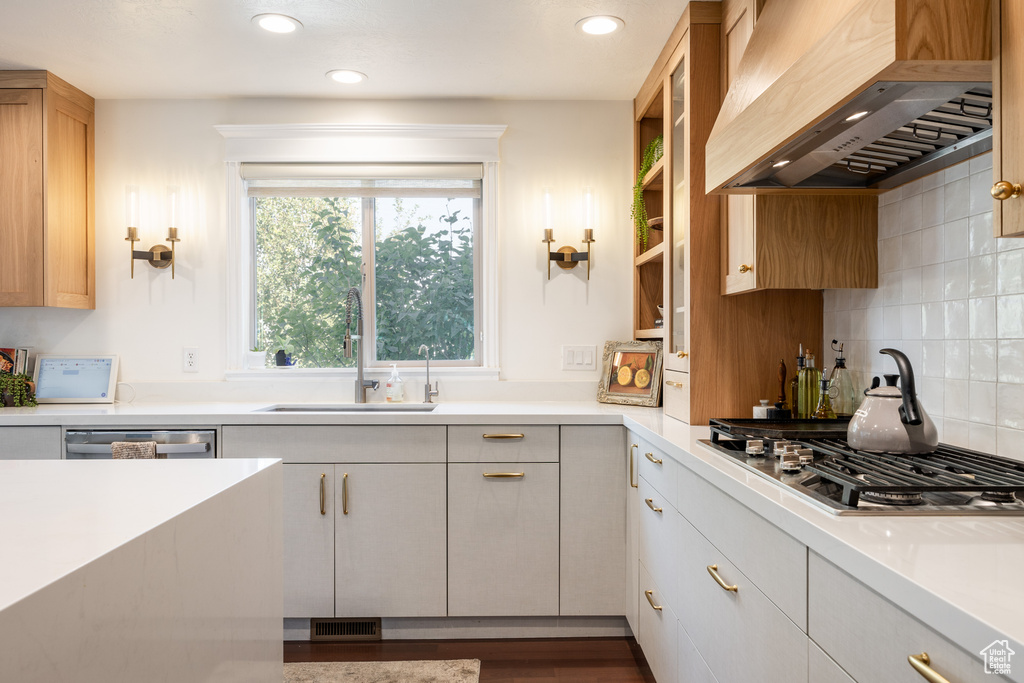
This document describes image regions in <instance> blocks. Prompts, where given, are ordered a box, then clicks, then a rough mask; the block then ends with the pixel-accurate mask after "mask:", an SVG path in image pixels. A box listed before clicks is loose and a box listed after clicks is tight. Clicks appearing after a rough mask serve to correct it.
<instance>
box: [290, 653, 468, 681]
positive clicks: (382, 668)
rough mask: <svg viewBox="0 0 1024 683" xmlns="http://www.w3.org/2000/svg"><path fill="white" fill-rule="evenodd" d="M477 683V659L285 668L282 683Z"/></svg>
mask: <svg viewBox="0 0 1024 683" xmlns="http://www.w3.org/2000/svg"><path fill="white" fill-rule="evenodd" d="M479 680H480V660H479V659H438V660H424V661H412V662H296V663H289V664H285V665H284V683H477V682H478V681H479Z"/></svg>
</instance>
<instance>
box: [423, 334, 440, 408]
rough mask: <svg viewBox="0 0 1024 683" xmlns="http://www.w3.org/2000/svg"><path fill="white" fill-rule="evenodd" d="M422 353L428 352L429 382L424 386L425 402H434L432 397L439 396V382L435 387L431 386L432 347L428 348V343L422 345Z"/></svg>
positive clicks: (435, 383)
mask: <svg viewBox="0 0 1024 683" xmlns="http://www.w3.org/2000/svg"><path fill="white" fill-rule="evenodd" d="M420 353H425V354H427V383H426V384H425V385H424V386H423V402H424V403H433V401H431V400H430V399H431V398H432V397H434V396H437V382H434V388H433V389H431V388H430V349H428V348H427V345H426V344H421V345H420Z"/></svg>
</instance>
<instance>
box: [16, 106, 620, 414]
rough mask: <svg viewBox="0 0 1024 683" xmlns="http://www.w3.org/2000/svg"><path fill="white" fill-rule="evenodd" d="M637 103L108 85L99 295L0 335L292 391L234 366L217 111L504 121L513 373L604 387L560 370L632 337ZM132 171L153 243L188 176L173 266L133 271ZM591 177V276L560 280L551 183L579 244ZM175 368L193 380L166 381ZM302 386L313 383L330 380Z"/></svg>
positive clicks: (503, 237) (208, 390) (502, 291)
mask: <svg viewBox="0 0 1024 683" xmlns="http://www.w3.org/2000/svg"><path fill="white" fill-rule="evenodd" d="M631 111H632V107H631V103H630V102H522V101H477V100H458V101H452V100H449V101H340V100H288V99H279V100H199V101H136V100H107V101H99V102H97V112H96V129H97V133H96V283H97V297H96V302H97V304H96V310H95V311H70V310H57V309H52V310H51V309H40V308H31V309H4V310H3V311H2V313H0V340H2V341H3V342H4V343H5V345H6V344H11V345H18V346H23V345H24V346H32V347H34V349H35V351H36V352H49V353H99V352H112V353H117V354H119V355H120V356H121V362H122V366H121V378H122V380H124V381H126V382H130V383H132V384H134V385H136V387H135V388H136V389H140V388H141V389H142V392H141V394H140V397H143V398H161V397H164V398H179V397H183V396H184V397H188V396H192V395H194V394H195V393H196V390H197V388H199V385H198V384H196V383H197V382H201V383H202V391H203V393H204V396H205V397H207V398H214V399H216V398H233V397H236V396H241V395H244V396H246V397H252V398H260V399H264V398H270V397H271V395H273V397H280V396H281V394H282V392H288V391H291V390H289V389H287V388H286V387H285V386H284V385H283V384H282V383H281V382H280V381H277V382H276V383H275V384H274V385H273V386H267V385H260V384H259V383H258V382H249V381H245V382H231V381H229V382H223V381H222V380H223V379H224V376H225V368H226V363H225V355H226V354H225V329H226V325H228V324H230V321H227V320H225V319H224V318H225V286H226V284H225V264H226V259H227V258H236V257H235V256H229V255H228V254H226V253H225V251H226V247H225V244H226V238H225V234H226V232H225V231H226V226H225V224H224V215H225V200H224V197H225V176H224V169H223V152H222V150H223V141H222V139H221V137H220V136H219V135H218V134H217V133H216V131H214V129H213V126H214V125H215V124H245V123H337V122H345V123H463V124H471V123H473V124H505V125H507V126H508V130H507V131H506V133H505V134H504V136H503V137H502V139H501V157H502V158H501V165H500V181H499V192H500V196H499V198H498V201H499V207H498V214H499V232H500V240H499V242H500V243H499V261H500V264H499V268H500V271H499V273H500V275H499V278H500V279H499V298H500V319H499V330H500V342H499V343H500V365H501V377H502V379H503V380H514V381H516V382H527V383H529V384H524V385H522V387H521V388H520V390H521V391H525V392H527V394H530V393H532V391H533V389H531V387H534V388H535V389H536V390H537V391H539V392H544V393H543V395H544V396H548V397H551V398H558V397H562V394H563V393H564V392H560V388H562V387H563V385H566V383H570V385H571V386H572V388H571V389H568V390H567V391H568V393H567V394H565V396H566V397H573V398H575V397H584V396H585V397H592V396H593V395H594V394H595V393H596V382H597V379H598V372H597V371H595V372H583V373H580V372H563V371H562V370H561V369H560V347H561V345H563V344H592V345H595V346H597V347H598V352H600V348H601V346H602V345H603V343H604V342H605V341H606V340H609V339H629V338H630V337H631V329H630V325H629V321H630V310H631V305H632V304H631V299H632V294H631V292H632V269H631V264H630V258H631V255H632V249H631V243H630V239H631V234H632V231H631V230H630V226H629V218H628V216H629V205H628V202H629V198H630V191H629V188H630V184H631V179H630V169H631V162H630V160H631V154H632V151H631V150H632V135H631V130H632V126H631ZM129 184H133V185H138V186H139V187H140V190H141V192H142V195H143V210H142V220H141V225H139V226H138V227H139V233H140V236H141V238H142V241H141V242H140V243H139V244H138V245H137V247H138V248H140V249H148V248H149V247H150V246H153V245H155V244H163V243H164V242H163V238H164V237H165V236H166V222H167V221H166V211H165V209H164V206H163V204H164V200H165V192H166V187H167V186H168V185H178V186H180V187H181V188H182V190H183V192H184V194H185V196H186V206H185V207H184V210H183V214H184V216H185V218H184V220H182V221H181V225H180V226H179V233H180V235H179V236H180V237H181V239H182V242H181V243H180V244H179V245H178V247H179V251H178V259H179V260H178V265H177V278H176V279H175V280H173V281H172V280H171V277H170V273H169V272H167V271H158V270H155V269H153V268H151V267H149V266H148V265H147V264H145V263H143V262H141V261H140V262H136V273H135V279H134V280H131V279H129V263H128V259H127V258H125V257H126V256H127V254H128V243H126V242H125V241H124V236H125V217H124V188H125V186H126V185H129ZM587 186H589V187H591V188H592V189H593V191H594V193H595V198H596V202H597V210H598V218H599V222H598V223H597V226H596V229H595V237H596V239H597V243H596V244H595V245H594V248H595V255H594V261H593V265H592V269H593V270H592V276H591V280H590V281H589V283H588V282H587V280H586V270H585V269H584V268H579V267H578V268H576V269H575V270H573V271H571V272H568V273H562V272H561V271H559V269H557V268H555V269H554V270H555V271H557V275H556V274H555V273H553V275H552V279H551V281H550V282H548V281H547V280H546V275H545V273H546V268H547V266H546V263H545V261H544V249H543V246H542V244H541V242H540V238H541V228H542V225H541V221H540V216H541V212H540V198H541V192H542V189H543V188H546V187H550V188H551V189H552V193H553V197H554V205H555V206H554V209H555V214H556V224H555V226H554V227H555V237H556V240H557V244H556V245H555V246H556V247H557V246H561V245H563V244H574V245H576V246H577V247H579V246H580V245H579V240H580V239H581V238H582V225H581V224H580V222H579V215H580V214H579V210H578V207H579V206H580V205H581V200H582V193H583V188H584V187H587ZM183 346H198V347H199V349H200V370H201V371H200V373H199V374H185V373H183V372H182V369H181V356H182V347H183ZM175 381H177V382H187V383H188V384H185V385H170V384H167V385H164V383H169V382H175ZM533 383H537V384H536V385H534V384H533ZM285 384H287V383H285ZM503 384H507V382H506V383H503ZM231 385H234V386H231ZM337 385H338V383H335V387H336V386H337ZM240 386H244V389H243V388H240ZM260 386H263V388H262V389H260V388H258V387H260ZM294 391H300V392H301V393H302V394H303V395H307V396H308V395H310V392H311V391H314V392H315V391H319V390H318V389H311V388H310V387H309V386H305V387H304V388H302V389H301V390H299V389H296V390H294ZM332 391H333V390H332ZM349 391H350V390H349ZM502 392H507V387H504V388H503V387H501V386H499V385H497V384H496V383H489V384H488V385H487V386H481V385H480V384H479V383H477V385H476V387H475V389H474V390H473V392H472V393H473V394H474V397H477V398H479V397H487V396H489V395H491V394H493V395H494V397H496V398H497V397H499V396H503V397H507V393H502ZM331 395H332V396H333V394H331ZM349 395H350V394H349V393H348V392H347V391H346V392H345V393H344V396H345V397H347V396H349ZM448 397H449V398H452V397H453V396H452V394H451V393H449V395H448Z"/></svg>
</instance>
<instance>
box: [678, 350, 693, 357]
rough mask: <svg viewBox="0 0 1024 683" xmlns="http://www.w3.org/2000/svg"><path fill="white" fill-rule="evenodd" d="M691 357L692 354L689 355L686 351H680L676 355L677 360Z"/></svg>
mask: <svg viewBox="0 0 1024 683" xmlns="http://www.w3.org/2000/svg"><path fill="white" fill-rule="evenodd" d="M689 355H690V354H688V353H687V352H686V351H679V352H678V353H676V358H686V357H687V356H689Z"/></svg>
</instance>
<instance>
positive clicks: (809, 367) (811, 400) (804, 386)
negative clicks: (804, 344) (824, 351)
mask: <svg viewBox="0 0 1024 683" xmlns="http://www.w3.org/2000/svg"><path fill="white" fill-rule="evenodd" d="M797 394H798V401H799V404H800V408H799V415H798V416H797V417H799V418H800V419H803V420H806V419H809V418H810V417H812V416H813V415H814V411H815V409H816V408H817V406H818V397H819V395H820V394H821V373H820V372H818V369H817V368H815V367H814V352H813V351H807V352H806V353H805V354H804V367H802V368H801V369H800V371H799V372H798V373H797Z"/></svg>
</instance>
